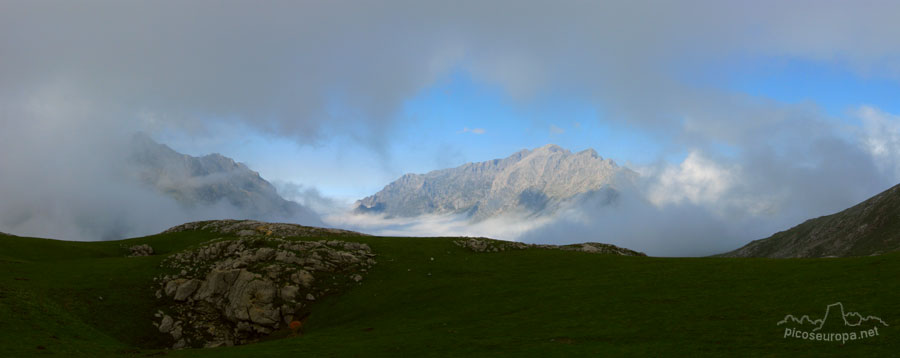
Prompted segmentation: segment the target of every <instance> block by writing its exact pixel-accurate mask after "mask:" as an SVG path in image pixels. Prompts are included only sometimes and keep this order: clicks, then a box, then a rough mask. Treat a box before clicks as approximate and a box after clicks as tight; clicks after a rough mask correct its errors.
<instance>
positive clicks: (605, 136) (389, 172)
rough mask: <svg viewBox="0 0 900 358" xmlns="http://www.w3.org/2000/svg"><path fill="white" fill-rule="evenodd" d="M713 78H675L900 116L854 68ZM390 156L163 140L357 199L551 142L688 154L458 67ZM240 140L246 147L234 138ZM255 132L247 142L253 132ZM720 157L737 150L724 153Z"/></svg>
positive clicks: (624, 153) (430, 93)
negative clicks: (415, 176)
mask: <svg viewBox="0 0 900 358" xmlns="http://www.w3.org/2000/svg"><path fill="white" fill-rule="evenodd" d="M710 66H714V67H715V69H711V68H706V69H705V72H697V71H692V70H690V69H685V70H683V71H681V72H680V73H677V74H676V75H677V76H679V77H681V78H686V79H688V80H687V81H686V82H689V83H688V84H689V85H691V86H695V87H701V88H703V87H711V88H715V89H716V90H720V91H729V92H735V93H743V94H747V95H750V96H753V97H758V98H766V99H772V100H775V101H777V102H781V103H785V104H792V103H795V104H805V105H810V106H815V107H817V108H820V109H821V110H822V111H823V112H824V113H825V114H827V116H826V118H827V120H830V121H836V122H839V123H842V124H845V125H848V126H857V127H858V126H859V125H860V121H859V118H858V117H857V116H855V115H854V113H855V111H857V110H858V109H859V108H860V107H862V106H873V107H876V108H879V109H882V110H884V111H887V112H891V113H897V112H900V104H898V102H897V101H896V100H895V99H896V98H900V82H898V81H896V80H893V79H886V78H874V77H872V76H866V75H863V74H860V73H858V72H856V71H853V70H852V69H851V68H849V67H848V66H846V65H841V64H829V63H819V62H812V61H804V60H791V59H785V58H746V59H736V60H731V61H729V62H727V63H722V64H711V65H710ZM395 117H396V119H395V124H394V125H393V126H392V127H391V128H390V129H389V132H390V140H389V141H388V143H387V149H386V150H385V151H384V152H383V153H378V152H373V151H372V150H371V148H369V147H367V146H365V145H362V144H360V143H359V142H356V141H354V139H353V138H351V137H346V136H334V137H330V138H328V139H326V140H323V141H317V142H314V143H298V142H296V141H294V140H291V139H285V138H279V137H272V136H271V135H268V134H267V133H264V132H260V131H258V130H255V129H254V128H252V127H246V126H241V125H237V126H236V127H237V128H232V129H231V130H230V131H232V132H233V133H227V132H228V131H229V130H224V131H225V132H226V133H224V134H223V135H222V136H221V140H219V141H217V140H209V141H197V140H196V139H195V138H193V137H189V136H185V135H184V134H180V135H177V134H176V135H171V134H170V135H162V136H160V138H159V139H160V140H161V141H163V142H168V143H170V144H172V146H173V147H175V149H176V150H179V151H182V152H185V153H189V154H192V155H202V154H205V153H209V152H221V153H223V154H225V155H227V156H230V157H233V158H236V159H237V160H239V161H243V162H246V163H248V165H250V166H251V167H252V168H254V169H256V170H258V171H260V172H261V173H262V174H263V175H264V176H265V177H266V178H269V179H271V180H275V181H290V182H294V183H299V184H302V185H306V186H310V187H315V188H318V189H319V190H320V191H321V192H322V193H323V194H325V195H327V196H332V197H337V198H341V199H343V200H354V199H358V198H362V197H364V196H367V195H370V194H372V193H374V192H375V191H377V190H379V189H380V188H381V187H382V186H384V185H386V184H387V183H389V182H390V181H392V180H394V179H396V178H397V177H399V176H400V175H402V174H404V173H424V172H428V171H430V170H436V169H442V168H447V167H455V166H458V165H461V164H463V163H466V162H472V161H485V160H490V159H494V158H503V157H506V156H508V155H510V154H512V153H514V152H516V151H518V150H521V149H533V148H536V147H540V146H543V145H545V144H548V143H554V144H557V145H560V146H562V147H564V148H566V149H569V150H572V151H573V152H578V151H581V150H584V149H588V148H593V149H595V150H596V151H597V152H598V153H599V154H600V155H601V156H603V157H606V158H611V159H613V160H615V161H616V162H617V163H619V164H620V165H627V166H638V167H640V166H647V165H651V164H653V163H657V162H660V161H662V162H665V163H669V164H678V163H680V162H681V161H682V160H684V158H685V157H686V155H687V153H688V150H687V149H686V148H679V147H678V146H677V145H676V144H674V143H672V141H671V137H666V136H664V135H659V134H658V133H653V132H652V131H646V130H642V129H641V128H639V127H637V126H632V125H629V124H628V123H627V122H623V121H617V120H611V119H610V118H608V117H607V115H606V114H605V113H604V111H603V109H602V108H598V106H596V105H595V104H594V103H591V102H589V101H585V100H579V99H578V98H570V97H566V96H562V95H554V94H549V95H545V96H543V97H540V98H532V99H530V100H529V101H522V100H517V99H515V98H512V97H511V96H509V95H508V94H507V93H506V92H504V90H503V88H501V87H500V86H498V85H495V84H491V83H488V82H485V81H478V80H477V79H474V78H473V77H472V75H471V74H470V73H468V72H467V71H466V70H465V69H456V70H453V71H451V72H449V73H448V74H447V75H446V76H444V77H442V78H440V79H439V80H437V81H435V83H434V84H433V85H431V86H429V87H427V88H425V89H423V90H421V91H419V92H418V93H417V94H416V95H415V96H413V97H412V98H409V99H408V100H406V101H404V103H403V105H402V108H401V110H400V111H399V113H396V114H395ZM235 133H240V134H239V136H240V137H242V138H243V140H237V141H236V140H235V139H234V137H235V136H238V134H235ZM248 134H249V135H248ZM718 148H719V153H720V154H722V155H726V156H727V155H729V154H733V151H734V148H732V147H729V146H726V145H723V146H719V147H718Z"/></svg>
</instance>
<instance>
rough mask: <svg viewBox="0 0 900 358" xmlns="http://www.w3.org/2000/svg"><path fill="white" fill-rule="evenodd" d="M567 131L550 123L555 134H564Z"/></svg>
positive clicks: (551, 131) (551, 130)
mask: <svg viewBox="0 0 900 358" xmlns="http://www.w3.org/2000/svg"><path fill="white" fill-rule="evenodd" d="M565 132H566V130H565V129H562V128H559V127H557V126H555V125H552V124H551V125H550V133H553V134H563V133H565Z"/></svg>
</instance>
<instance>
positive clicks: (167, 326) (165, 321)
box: [159, 315, 175, 333]
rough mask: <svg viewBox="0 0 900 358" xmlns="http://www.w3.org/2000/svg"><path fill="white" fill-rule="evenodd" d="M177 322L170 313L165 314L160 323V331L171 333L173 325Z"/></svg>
mask: <svg viewBox="0 0 900 358" xmlns="http://www.w3.org/2000/svg"><path fill="white" fill-rule="evenodd" d="M174 323H175V320H174V319H172V317H171V316H169V315H164V316H163V318H162V322H161V323H160V324H159V332H160V333H169V332H170V331H172V326H173V324H174Z"/></svg>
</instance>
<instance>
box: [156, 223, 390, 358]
mask: <svg viewBox="0 0 900 358" xmlns="http://www.w3.org/2000/svg"><path fill="white" fill-rule="evenodd" d="M248 230H249V229H248ZM254 230H256V229H254ZM275 230H278V229H277V228H275ZM259 231H262V230H261V229H260V230H259ZM269 231H272V229H268V228H267V229H265V232H266V235H268V236H258V235H257V236H253V237H247V238H242V239H238V240H230V241H218V240H214V241H213V242H211V243H209V244H207V245H203V246H201V247H199V248H197V249H194V250H190V251H184V252H180V253H176V254H173V255H171V256H169V257H168V258H166V259H165V260H163V261H162V263H161V266H162V267H163V268H165V269H167V270H171V271H184V274H182V275H177V276H175V277H172V276H168V275H161V276H159V277H156V278H155V281H156V282H157V284H158V285H159V289H158V290H157V291H160V292H161V293H165V295H161V296H162V298H161V299H162V300H164V301H165V302H167V303H169V304H171V305H172V306H170V307H168V308H167V309H166V311H167V312H172V313H170V314H171V315H172V316H170V317H169V316H166V317H168V318H164V319H162V320H160V322H159V323H154V324H155V325H156V326H157V327H162V328H161V331H165V332H164V333H167V334H169V335H171V336H172V337H173V340H175V341H177V342H176V345H179V344H184V346H182V347H185V346H188V345H193V346H196V347H199V346H219V345H233V344H243V343H248V342H252V341H255V340H256V339H258V338H260V337H262V336H264V335H267V334H269V333H271V332H273V331H274V330H277V329H279V327H282V325H283V324H288V323H290V321H291V320H293V319H295V317H297V316H298V315H299V314H303V312H307V310H308V308H306V306H305V305H304V302H305V301H304V298H306V299H307V300H309V301H313V300H315V296H313V294H312V292H313V290H316V291H315V292H323V293H324V292H334V291H331V290H335V289H336V288H335V287H331V286H329V287H328V288H325V289H324V290H322V289H321V288H318V289H317V288H316V287H314V284H315V283H316V280H315V277H316V275H319V274H327V275H328V276H329V277H334V278H335V279H336V280H340V279H339V278H338V276H340V277H343V278H345V279H349V280H354V281H357V282H358V281H361V280H362V279H363V276H362V274H361V273H364V272H365V271H363V270H365V268H366V267H368V266H367V265H368V261H369V260H371V257H372V256H374V254H373V253H372V252H371V249H369V248H368V246H363V245H361V244H353V243H347V242H344V241H335V243H336V244H334V245H327V243H326V242H324V241H318V242H314V241H308V242H307V241H303V242H299V241H289V240H284V239H279V238H272V237H271V235H269V234H268V232H269ZM267 262H268V264H266V263H267ZM236 266H237V267H239V268H234V267H236ZM314 273H315V274H314ZM159 315H160V317H163V316H162V314H161V313H159ZM181 322H188V323H186V324H184V325H182V324H181ZM192 339H194V341H192ZM182 341H184V342H183V343H181V342H182Z"/></svg>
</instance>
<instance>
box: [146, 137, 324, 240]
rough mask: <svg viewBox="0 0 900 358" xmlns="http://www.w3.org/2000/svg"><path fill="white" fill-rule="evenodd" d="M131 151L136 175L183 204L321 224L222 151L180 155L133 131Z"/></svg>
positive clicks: (243, 215)
mask: <svg viewBox="0 0 900 358" xmlns="http://www.w3.org/2000/svg"><path fill="white" fill-rule="evenodd" d="M131 150H132V151H131V153H130V159H131V163H132V164H133V169H134V175H136V177H137V180H139V181H140V182H141V183H143V184H145V185H147V186H150V187H152V188H154V189H156V190H157V191H159V192H160V193H163V194H165V195H166V196H169V197H171V198H173V199H175V200H176V201H178V202H179V203H180V204H182V205H183V206H185V207H186V208H203V207H206V208H215V207H221V208H222V209H223V210H221V211H223V212H224V214H226V215H230V216H234V217H236V218H241V219H257V220H272V221H289V222H295V223H302V224H306V225H319V226H322V225H324V224H323V223H322V221H321V220H320V219H319V216H318V215H317V214H316V213H315V212H313V211H312V210H310V209H308V208H306V207H304V206H302V205H300V204H298V203H296V202H293V201H288V200H285V199H284V198H282V197H281V196H280V195H279V194H278V192H277V191H276V190H275V187H274V186H272V184H271V183H269V182H268V181H266V180H265V179H263V178H262V177H260V175H259V173H257V172H255V171H253V170H250V169H249V168H248V167H247V166H246V165H244V164H242V163H238V162H235V161H234V160H233V159H231V158H228V157H225V156H223V155H221V154H209V155H204V156H202V157H194V156H190V155H186V154H181V153H178V152H176V151H175V150H173V149H172V148H170V147H168V146H166V145H164V144H159V143H157V142H155V141H154V140H153V139H151V138H150V137H149V136H147V135H145V134H136V135H134V137H133V140H132V146H131Z"/></svg>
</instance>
